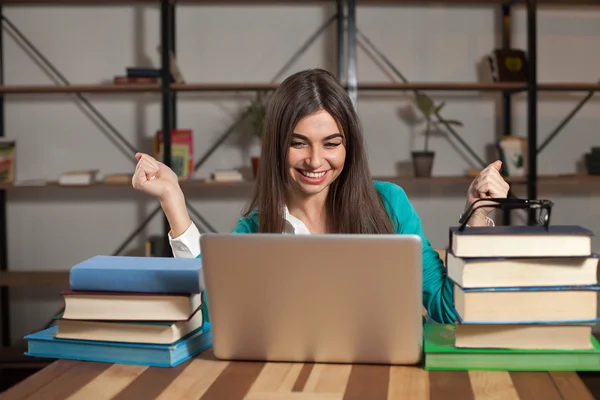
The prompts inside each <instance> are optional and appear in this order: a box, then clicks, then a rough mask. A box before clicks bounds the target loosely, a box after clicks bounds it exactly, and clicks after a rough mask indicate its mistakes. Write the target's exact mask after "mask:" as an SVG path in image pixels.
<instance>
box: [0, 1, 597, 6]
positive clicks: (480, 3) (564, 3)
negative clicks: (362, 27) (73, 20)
mask: <svg viewBox="0 0 600 400" xmlns="http://www.w3.org/2000/svg"><path fill="white" fill-rule="evenodd" d="M506 1H507V0H357V5H359V6H368V5H390V6H391V5H399V6H400V5H407V4H443V5H456V6H464V5H477V6H495V5H501V4H504V3H506ZM175 3H177V4H188V5H261V4H265V5H268V4H279V5H284V4H296V5H298V4H301V5H304V4H306V3H317V4H318V3H324V4H328V3H334V0H175ZM0 4H12V5H73V6H85V5H112V6H115V5H124V6H128V5H134V4H149V5H157V6H158V5H159V4H160V2H159V0H124V1H121V0H102V1H101V0H0ZM515 4H517V5H524V4H525V0H515ZM538 4H539V5H561V6H581V5H599V3H598V1H597V0H538Z"/></svg>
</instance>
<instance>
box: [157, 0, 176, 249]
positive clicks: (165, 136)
mask: <svg viewBox="0 0 600 400" xmlns="http://www.w3.org/2000/svg"><path fill="white" fill-rule="evenodd" d="M170 3H171V2H170V1H169V0H162V1H161V10H160V33H161V47H160V48H161V94H162V103H161V106H162V142H163V151H162V162H163V163H164V164H165V165H166V166H167V167H172V165H173V163H172V154H171V148H172V147H171V131H172V129H173V92H172V91H171V68H170V67H171V37H170V36H171V33H172V27H171V24H172V22H173V18H172V13H173V6H172V5H171V4H170ZM170 230H171V227H170V226H169V221H168V219H167V217H166V216H164V218H163V250H164V254H163V255H164V256H169V255H170V248H169V237H168V233H169V231H170Z"/></svg>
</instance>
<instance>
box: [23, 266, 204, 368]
mask: <svg viewBox="0 0 600 400" xmlns="http://www.w3.org/2000/svg"><path fill="white" fill-rule="evenodd" d="M201 267H202V261H201V259H179V258H166V257H119V256H96V257H92V258H90V259H88V260H86V261H84V262H82V263H80V264H77V265H75V266H74V267H72V268H71V271H70V289H71V290H70V291H67V292H63V293H62V295H63V297H64V300H65V308H64V312H63V313H62V314H61V315H59V316H58V318H57V319H56V324H55V325H54V326H52V327H50V328H48V329H45V330H42V331H40V332H36V333H33V334H31V335H28V336H26V337H25V339H27V341H28V352H27V354H28V355H31V356H41V357H51V358H70V359H77V360H89V361H102V362H112V363H124V364H142V365H149V366H166V367H171V366H175V365H178V364H180V363H181V362H183V361H185V360H187V359H189V358H190V357H192V356H194V355H196V354H198V353H199V352H201V351H203V350H205V349H207V348H208V347H210V346H211V345H212V336H211V330H210V323H209V322H207V321H205V312H206V309H205V307H204V306H205V303H204V301H203V300H204V298H203V294H204V284H203V280H202V273H201Z"/></svg>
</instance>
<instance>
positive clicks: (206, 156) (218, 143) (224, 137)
mask: <svg viewBox="0 0 600 400" xmlns="http://www.w3.org/2000/svg"><path fill="white" fill-rule="evenodd" d="M336 17H337V15H333V16H332V17H331V18H329V19H328V20H327V21H326V22H325V23H324V24H323V25H321V26H320V27H319V29H317V30H316V31H315V32H314V33H313V34H312V35H310V36H309V37H308V39H307V40H306V41H305V42H304V43H303V44H302V46H300V48H299V49H298V50H297V51H296V52H295V53H294V54H293V55H292V56H291V57H290V59H289V60H288V61H287V62H286V63H285V64H284V66H283V67H282V68H281V69H280V70H279V71H278V72H277V73H276V74H275V76H274V77H273V79H271V82H276V81H277V80H278V79H279V78H280V77H281V76H282V75H283V74H284V73H285V72H286V71H287V69H288V68H289V67H290V66H291V65H292V64H294V62H295V61H296V60H297V59H298V58H300V56H302V54H304V52H306V50H307V49H308V48H309V47H310V45H311V44H313V43H314V42H315V40H317V39H318V38H319V36H320V35H321V34H322V33H323V32H324V31H325V30H326V29H327V27H328V26H329V25H331V24H332V23H333V21H335V20H336ZM248 114H250V111H249V110H247V111H245V112H244V113H243V114H242V115H241V116H240V117H239V118H238V119H237V120H236V121H235V122H234V123H233V124H231V125H230V126H229V127H228V128H227V130H226V131H225V132H223V133H222V134H221V136H220V137H219V139H217V141H216V142H215V143H214V144H213V145H212V146H211V147H210V148H209V149H208V150H206V151H205V152H204V154H202V156H201V157H200V158H199V159H198V161H197V162H196V164H194V171H197V170H198V169H199V168H200V167H201V166H202V165H204V163H205V162H206V161H207V160H208V159H209V158H210V156H211V155H212V154H213V153H214V152H215V151H216V150H217V149H218V148H219V146H221V144H223V143H224V142H225V140H227V138H228V137H229V136H231V134H232V133H233V132H235V130H236V128H237V127H238V126H239V125H240V124H241V123H242V121H243V120H244V118H246V117H247V116H248Z"/></svg>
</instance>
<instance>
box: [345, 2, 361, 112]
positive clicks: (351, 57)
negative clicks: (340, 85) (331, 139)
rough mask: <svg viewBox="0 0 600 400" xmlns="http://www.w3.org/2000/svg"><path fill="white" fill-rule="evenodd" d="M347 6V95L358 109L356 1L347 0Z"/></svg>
mask: <svg viewBox="0 0 600 400" xmlns="http://www.w3.org/2000/svg"><path fill="white" fill-rule="evenodd" d="M347 6H348V32H347V38H348V60H347V63H348V64H347V73H348V95H349V96H350V100H352V104H354V108H355V109H358V88H357V86H358V78H357V76H356V75H357V73H356V69H357V65H356V1H355V0H347Z"/></svg>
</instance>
